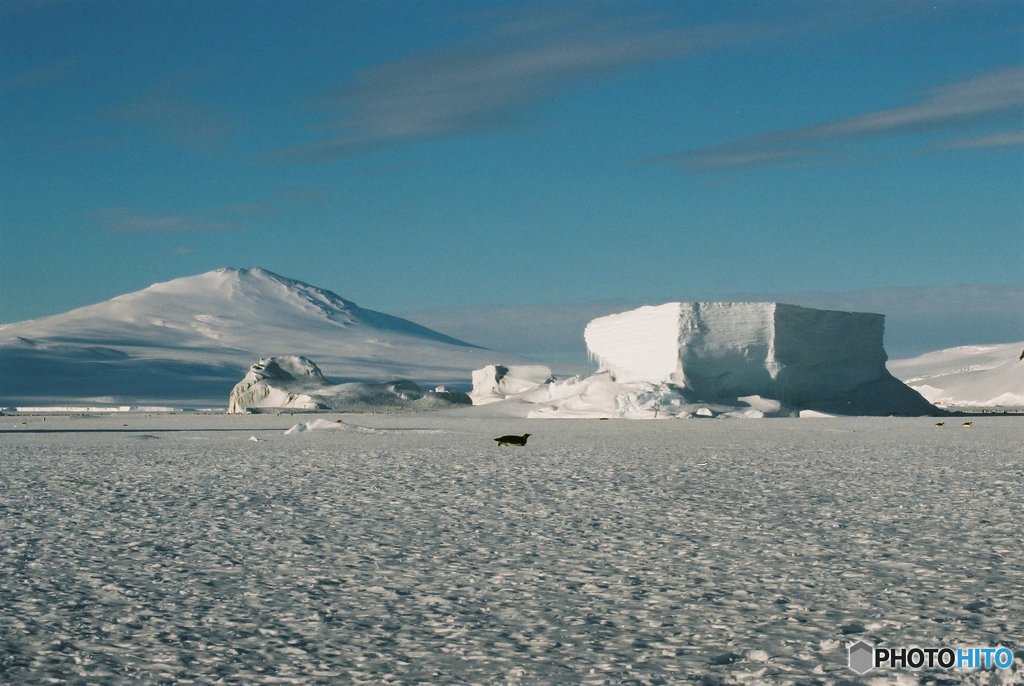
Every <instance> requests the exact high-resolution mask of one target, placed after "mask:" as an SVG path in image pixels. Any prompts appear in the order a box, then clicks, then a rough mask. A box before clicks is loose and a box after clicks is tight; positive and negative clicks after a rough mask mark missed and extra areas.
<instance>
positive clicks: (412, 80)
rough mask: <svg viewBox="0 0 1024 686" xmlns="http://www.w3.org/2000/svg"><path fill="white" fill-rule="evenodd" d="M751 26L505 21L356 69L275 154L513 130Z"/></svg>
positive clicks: (330, 154)
mask: <svg viewBox="0 0 1024 686" xmlns="http://www.w3.org/2000/svg"><path fill="white" fill-rule="evenodd" d="M761 31H763V29H760V28H758V27H755V26H712V27H700V28H668V29H666V28H661V27H658V26H656V25H654V22H653V21H647V20H644V19H641V18H633V19H622V18H619V19H618V20H616V21H611V20H608V21H602V20H599V19H593V18H583V17H577V16H574V15H573V16H567V15H566V14H564V13H563V14H558V13H549V14H547V15H544V16H543V17H537V16H534V17H531V18H530V21H523V20H522V18H521V17H520V18H516V17H512V18H510V17H504V18H503V19H501V20H500V21H498V22H497V23H496V24H495V25H493V26H491V27H490V29H489V30H488V31H487V32H485V34H484V35H482V36H480V37H478V38H476V39H475V40H471V41H467V42H464V43H462V44H461V45H459V46H456V47H452V48H448V49H441V50H436V51H432V52H427V53H422V54H418V55H414V56H412V57H408V58H405V59H400V60H395V61H392V62H387V63H383V64H379V65H376V66H373V67H370V68H367V69H365V70H363V71H362V72H361V73H359V74H358V75H357V76H356V77H355V79H354V80H353V82H352V83H351V84H349V85H346V86H344V87H341V88H338V89H336V90H334V91H331V92H329V93H328V94H327V95H326V96H325V97H324V98H323V99H322V102H321V105H322V107H323V109H325V110H326V111H327V112H329V113H331V114H332V115H333V117H332V118H331V120H330V121H329V122H328V123H326V124H324V125H323V126H322V127H321V129H322V130H324V131H326V132H327V133H326V136H325V138H324V139H323V140H321V141H318V142H315V143H311V144H307V145H298V146H293V147H290V148H287V149H285V150H281V151H279V152H278V154H277V156H279V157H283V158H288V159H292V160H296V161H323V160H330V159H335V158H340V157H345V156H348V155H351V154H353V153H356V152H360V151H362V150H365V149H367V148H373V147H378V146H381V145H386V144H391V143H396V142H402V141H416V140H425V139H432V138H442V137H448V136H454V135H460V134H465V133H471V132H476V131H481V130H493V129H500V128H504V127H508V126H512V125H515V124H517V123H518V122H519V121H521V120H522V117H523V113H524V110H526V109H528V108H529V107H530V106H531V105H533V104H534V103H536V102H537V101H539V100H542V99H544V98H548V97H552V96H555V95H557V94H559V93H560V92H562V91H563V90H565V89H566V88H568V87H570V86H571V85H572V84H575V83H577V82H579V81H581V80H584V79H586V78H587V77H590V76H593V75H597V74H601V73H607V72H612V71H614V70H617V69H622V68H625V67H629V66H631V65H637V64H644V63H652V62H657V61H661V60H666V59H672V58H676V57H680V56H683V55H686V54H693V53H700V52H705V51H708V50H712V49H715V48H718V47H721V46H724V45H727V44H732V43H739V42H746V41H750V40H754V39H756V38H757V36H758V35H759V34H760V32H761Z"/></svg>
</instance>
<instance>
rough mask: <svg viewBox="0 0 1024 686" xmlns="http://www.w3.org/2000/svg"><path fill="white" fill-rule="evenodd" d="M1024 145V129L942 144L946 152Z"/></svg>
mask: <svg viewBox="0 0 1024 686" xmlns="http://www.w3.org/2000/svg"><path fill="white" fill-rule="evenodd" d="M1021 145H1024V129H1017V130H1016V131H1000V132H999V133H992V134H988V135H986V136H975V137H974V138H963V139H960V140H954V141H948V142H946V143H944V144H942V146H941V147H942V148H944V149H946V150H962V149H972V148H1013V147H1018V146H1021Z"/></svg>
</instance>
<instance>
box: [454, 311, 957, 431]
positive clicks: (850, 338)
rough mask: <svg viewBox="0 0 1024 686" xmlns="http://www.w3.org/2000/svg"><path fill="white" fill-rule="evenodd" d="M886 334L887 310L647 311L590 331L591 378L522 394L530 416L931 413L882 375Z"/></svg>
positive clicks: (597, 323)
mask: <svg viewBox="0 0 1024 686" xmlns="http://www.w3.org/2000/svg"><path fill="white" fill-rule="evenodd" d="M884 328H885V319H884V317H883V316H882V315H880V314H867V313H861V312H839V311H832V310H816V309H810V308H806V307H798V306H795V305H787V304H782V303H734V302H671V303H666V304H663V305H658V306H651V307H641V308H639V309H635V310H630V311H628V312H622V313H619V314H613V315H608V316H605V317H599V318H598V319H594V320H593V321H591V322H590V323H589V324H588V325H587V327H586V330H585V331H584V339H585V340H586V344H587V350H588V351H589V353H590V355H591V357H592V358H594V359H595V360H596V361H597V362H598V364H599V369H598V371H597V373H596V374H594V375H593V376H591V377H589V378H588V379H584V380H582V381H581V380H579V379H575V380H568V381H566V382H555V383H549V384H547V387H548V389H547V393H546V394H543V395H546V397H543V396H542V394H540V393H538V391H537V390H536V389H534V390H531V391H529V392H528V393H524V394H522V395H521V396H519V397H520V399H521V400H525V401H528V402H531V403H537V404H540V405H541V407H538V408H535V409H533V410H532V411H530V413H529V414H530V416H535V417H570V416H588V417H594V416H607V417H631V418H655V417H666V416H717V415H729V416H746V417H754V416H780V415H782V416H789V415H796V414H798V413H800V412H801V411H813V412H814V413H818V414H820V413H828V414H863V415H890V414H898V415H927V414H935V413H936V412H937V410H936V408H935V407H933V406H932V405H930V404H929V403H928V402H927V401H926V400H925V399H924V398H923V397H921V395H920V394H918V393H917V392H916V391H914V390H913V389H911V388H909V387H907V386H906V385H904V384H903V383H902V382H900V381H899V380H898V379H896V378H895V377H893V376H892V375H891V374H890V373H889V372H888V371H887V370H886V367H885V362H886V354H885V350H884V348H883V347H882V335H883V332H884ZM477 386H478V384H477V379H476V378H475V377H474V392H476V391H477Z"/></svg>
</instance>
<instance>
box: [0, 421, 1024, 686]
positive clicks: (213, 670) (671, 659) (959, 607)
mask: <svg viewBox="0 0 1024 686" xmlns="http://www.w3.org/2000/svg"><path fill="white" fill-rule="evenodd" d="M499 406H500V404H499ZM488 407H492V406H488ZM495 407H497V406H495ZM339 418H340V419H342V420H343V422H341V423H339V422H337V421H336V420H337V419H339ZM938 421H940V420H936V419H933V418H916V419H909V418H906V419H896V418H840V419H829V420H821V421H807V420H797V419H776V420H771V421H742V420H711V419H707V420H702V419H692V420H666V421H657V422H629V421H615V420H612V421H596V420H595V421H587V420H578V421H571V422H570V421H548V422H537V421H527V420H524V419H520V418H514V417H502V416H500V414H498V412H497V411H494V412H491V413H490V414H488V411H487V409H486V408H467V409H459V410H451V411H444V412H435V413H418V414H399V415H363V416H355V415H337V416H335V415H316V416H309V415H305V416H302V415H280V416H277V415H255V416H245V415H242V416H226V415H213V416H205V415H195V414H186V415H156V414H154V415H149V416H147V415H145V414H122V415H113V416H107V417H60V416H53V415H50V416H46V417H43V416H14V417H10V416H8V417H0V455H2V457H0V541H2V546H3V555H2V556H0V629H2V630H0V682H2V683H19V684H20V683H47V682H49V681H50V680H52V682H53V683H104V684H121V683H123V684H129V683H132V684H134V683H184V682H187V681H188V680H196V681H197V682H199V683H218V682H219V683H246V684H261V683H302V684H306V683H374V684H378V683H513V684H514V683H524V684H537V683H551V684H553V683H609V684H620V683H637V684H646V683H651V684H655V683H688V682H697V683H705V684H715V683H770V684H787V683H790V684H795V683H800V684H838V683H865V684H869V683H870V684H874V683H878V684H881V683H904V684H915V683H964V682H966V683H1015V680H1019V679H1020V678H1021V674H1022V673H1024V662H1022V661H1021V658H1022V657H1024V642H1022V637H1024V605H1022V601H1021V594H1020V591H1021V589H1022V588H1024V564H1022V563H1021V555H1022V552H1021V551H1022V548H1021V532H1022V531H1024V515H1022V510H1021V507H1020V504H1021V502H1024V458H1022V456H1021V452H1020V439H1021V435H1022V429H1024V418H1021V417H1019V416H1009V417H1002V416H999V417H996V416H992V417H975V418H973V419H970V421H972V422H973V425H972V426H969V427H965V426H963V425H962V424H963V421H967V420H966V419H952V418H947V419H945V420H944V425H943V426H937V425H936V423H937V422H938ZM296 426H298V427H300V428H305V429H308V430H306V431H301V430H298V429H296V430H295V431H293V432H292V433H288V434H286V433H285V432H286V431H288V430H289V429H291V428H293V427H296ZM328 427H329V430H328ZM527 431H528V432H530V433H531V434H532V435H531V437H530V439H529V443H528V445H527V446H526V447H525V448H498V447H497V445H496V444H495V443H494V441H493V440H492V438H493V437H495V436H498V435H501V434H506V433H524V432H527ZM861 638H863V639H865V640H867V641H870V642H875V641H885V642H886V643H887V645H890V646H911V645H917V646H939V645H980V646H995V645H998V644H1001V645H1006V646H1010V647H1012V648H1013V649H1014V650H1015V653H1016V656H1017V661H1016V664H1015V665H1014V671H1013V672H1012V673H1011V672H1000V673H992V672H976V673H964V672H952V673H938V672H934V671H923V672H915V671H911V670H907V671H902V672H888V671H880V672H871V673H869V674H867V675H866V676H865V677H863V678H861V679H854V677H855V675H854V674H853V673H852V672H851V671H849V670H848V669H847V666H846V664H847V648H846V646H847V644H848V643H852V642H854V641H856V640H857V639H861ZM1017 683H1019V681H1017Z"/></svg>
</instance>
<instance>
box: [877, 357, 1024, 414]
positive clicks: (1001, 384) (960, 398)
mask: <svg viewBox="0 0 1024 686" xmlns="http://www.w3.org/2000/svg"><path fill="white" fill-rule="evenodd" d="M1022 351H1024V342H1021V343H1003V344H999V345H965V346H960V347H957V348H947V349H945V350H938V351H935V352H931V353H926V354H924V355H920V356H918V357H913V358H910V359H906V360H890V361H889V364H888V367H889V370H890V371H891V372H892V373H893V375H895V376H896V377H897V378H899V379H902V380H903V382H904V383H906V384H907V385H908V386H910V387H911V388H913V389H914V390H916V391H917V392H918V393H920V394H921V395H923V396H924V397H925V398H927V399H928V400H929V402H932V403H935V404H936V405H940V406H946V407H963V408H992V409H996V408H1022V407H1024V359H1021V357H1022V355H1024V352H1022Z"/></svg>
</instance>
